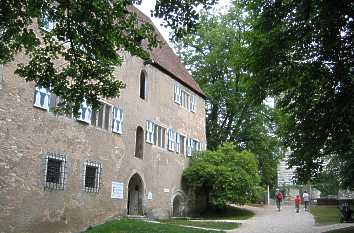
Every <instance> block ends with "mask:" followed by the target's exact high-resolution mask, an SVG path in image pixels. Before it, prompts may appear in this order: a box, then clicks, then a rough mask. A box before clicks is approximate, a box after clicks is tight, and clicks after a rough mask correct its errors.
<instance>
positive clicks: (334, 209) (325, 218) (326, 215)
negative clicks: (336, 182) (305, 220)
mask: <svg viewBox="0 0 354 233" xmlns="http://www.w3.org/2000/svg"><path fill="white" fill-rule="evenodd" d="M310 212H311V214H312V215H313V216H314V217H315V221H316V223H317V224H320V225H326V224H335V223H339V222H340V221H339V216H340V213H339V209H338V206H321V205H312V206H310Z"/></svg>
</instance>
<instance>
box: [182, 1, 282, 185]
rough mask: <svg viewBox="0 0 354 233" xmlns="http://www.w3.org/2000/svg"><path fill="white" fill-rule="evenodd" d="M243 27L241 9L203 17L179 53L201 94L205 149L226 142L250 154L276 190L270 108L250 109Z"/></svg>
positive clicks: (245, 25) (271, 113) (186, 37)
mask: <svg viewBox="0 0 354 233" xmlns="http://www.w3.org/2000/svg"><path fill="white" fill-rule="evenodd" d="M246 29H247V24H246V22H245V19H244V17H243V16H242V12H240V8H234V9H232V11H230V12H229V13H228V14H226V15H213V16H210V15H203V16H202V17H201V20H200V24H199V27H198V29H197V30H196V32H195V33H193V34H189V35H188V36H185V37H183V39H182V40H181V42H180V44H179V45H178V53H179V54H180V56H181V58H182V61H183V62H184V64H186V65H187V67H188V68H189V70H190V72H191V73H192V76H193V78H194V79H195V80H196V81H197V82H198V83H199V85H200V86H201V88H202V89H203V91H204V92H205V93H206V96H207V99H206V113H207V118H206V129H207V142H208V149H211V150H213V149H216V148H218V146H219V145H222V144H223V143H225V142H232V143H234V144H235V145H236V146H237V148H239V149H240V150H249V151H251V152H252V153H254V154H255V155H256V157H257V159H258V161H259V167H260V169H259V170H260V175H261V178H262V184H264V185H271V186H274V185H275V184H276V174H277V172H276V167H277V156H278V153H277V147H278V144H277V142H278V141H277V138H276V135H275V134H274V126H275V125H274V124H275V122H274V116H275V115H274V114H275V112H274V111H273V109H272V108H270V107H269V106H267V105H266V104H264V103H263V102H262V103H261V104H254V103H253V101H252V100H251V99H250V98H249V96H248V91H249V89H250V86H249V83H248V79H249V78H250V73H249V72H248V70H247V66H246V63H245V61H246V59H245V57H247V53H248V51H247V44H246V43H245V32H246Z"/></svg>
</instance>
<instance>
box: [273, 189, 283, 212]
mask: <svg viewBox="0 0 354 233" xmlns="http://www.w3.org/2000/svg"><path fill="white" fill-rule="evenodd" d="M283 199H284V196H283V194H282V192H280V191H279V189H276V193H275V202H276V204H277V208H278V211H280V204H281V202H282V201H283Z"/></svg>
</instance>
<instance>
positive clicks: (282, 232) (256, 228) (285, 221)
mask: <svg viewBox="0 0 354 233" xmlns="http://www.w3.org/2000/svg"><path fill="white" fill-rule="evenodd" d="M246 209H249V210H251V211H253V212H255V213H256V216H255V217H253V218H251V219H248V220H240V221H237V222H240V223H242V224H241V226H240V227H239V228H237V229H235V230H230V231H227V232H229V233H321V232H325V231H328V230H333V229H338V228H344V227H348V226H354V224H353V223H345V224H335V225H327V226H316V225H315V220H314V218H313V216H312V215H311V214H310V213H309V212H305V211H304V210H303V209H302V210H301V211H300V213H296V212H295V208H294V206H283V207H282V209H281V211H280V212H278V211H277V210H276V208H275V206H266V207H264V208H259V207H246Z"/></svg>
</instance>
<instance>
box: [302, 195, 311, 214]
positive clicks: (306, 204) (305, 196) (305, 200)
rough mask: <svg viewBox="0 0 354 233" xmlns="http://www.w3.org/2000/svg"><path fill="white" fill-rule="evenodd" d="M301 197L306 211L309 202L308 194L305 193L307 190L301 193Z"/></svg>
mask: <svg viewBox="0 0 354 233" xmlns="http://www.w3.org/2000/svg"><path fill="white" fill-rule="evenodd" d="M302 199H303V200H304V203H305V211H307V210H308V207H309V203H310V195H309V194H308V193H307V191H304V193H303V194H302Z"/></svg>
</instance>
